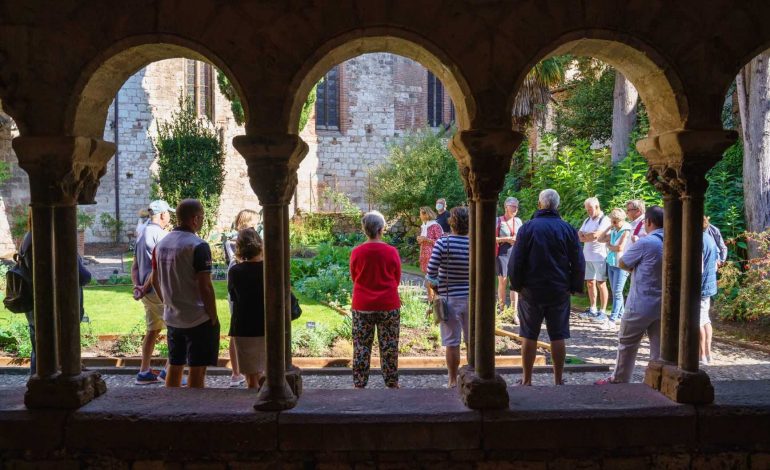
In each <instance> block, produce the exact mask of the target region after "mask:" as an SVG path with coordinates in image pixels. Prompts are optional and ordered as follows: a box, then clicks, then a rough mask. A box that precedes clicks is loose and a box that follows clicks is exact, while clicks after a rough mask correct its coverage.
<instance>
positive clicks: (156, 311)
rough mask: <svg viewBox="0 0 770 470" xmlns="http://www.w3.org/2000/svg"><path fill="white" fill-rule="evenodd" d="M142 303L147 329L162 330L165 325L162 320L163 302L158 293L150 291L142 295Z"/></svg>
mask: <svg viewBox="0 0 770 470" xmlns="http://www.w3.org/2000/svg"><path fill="white" fill-rule="evenodd" d="M142 304H143V305H144V318H145V321H146V322H147V331H155V330H162V329H163V328H165V327H166V323H165V322H164V321H163V302H161V301H160V298H159V297H158V294H156V293H155V292H150V293H149V294H147V295H145V296H144V297H142Z"/></svg>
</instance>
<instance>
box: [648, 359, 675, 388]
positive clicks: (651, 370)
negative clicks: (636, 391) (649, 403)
mask: <svg viewBox="0 0 770 470" xmlns="http://www.w3.org/2000/svg"><path fill="white" fill-rule="evenodd" d="M669 365H675V364H673V363H671V362H666V361H661V360H657V361H650V362H649V364H647V370H645V371H644V383H645V384H647V385H649V386H650V388H653V389H655V390H657V391H660V387H661V381H662V380H663V368H664V367H665V366H669Z"/></svg>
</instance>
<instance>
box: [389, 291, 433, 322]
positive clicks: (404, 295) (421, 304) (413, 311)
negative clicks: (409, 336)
mask: <svg viewBox="0 0 770 470" xmlns="http://www.w3.org/2000/svg"><path fill="white" fill-rule="evenodd" d="M398 291H399V297H401V326H402V327H404V328H428V327H429V326H431V324H432V323H433V322H432V320H431V319H430V318H428V316H427V315H426V312H427V310H428V303H427V302H426V301H425V299H423V292H424V289H423V288H422V286H405V285H403V284H402V285H401V286H400V287H399V289H398Z"/></svg>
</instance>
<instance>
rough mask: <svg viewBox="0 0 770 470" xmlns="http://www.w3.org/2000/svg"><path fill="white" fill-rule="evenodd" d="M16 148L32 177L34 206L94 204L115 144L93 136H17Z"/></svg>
mask: <svg viewBox="0 0 770 470" xmlns="http://www.w3.org/2000/svg"><path fill="white" fill-rule="evenodd" d="M13 149H14V151H15V152H16V155H17V156H18V158H19V166H20V167H21V168H22V169H24V171H26V172H27V174H28V175H29V185H30V193H31V194H30V196H31V200H32V204H33V205H36V204H38V205H47V206H69V205H75V204H78V203H80V204H94V203H95V200H94V198H95V196H96V190H97V189H98V188H99V181H100V179H101V177H102V176H104V173H105V172H106V168H107V162H109V160H110V158H111V157H112V156H113V155H114V154H115V144H113V143H112V142H106V141H104V140H99V139H92V138H90V137H68V136H61V137H59V136H57V137H24V136H21V137H16V138H15V139H13Z"/></svg>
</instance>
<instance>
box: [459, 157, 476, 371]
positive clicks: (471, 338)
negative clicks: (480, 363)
mask: <svg viewBox="0 0 770 470" xmlns="http://www.w3.org/2000/svg"><path fill="white" fill-rule="evenodd" d="M469 172H470V168H468V167H467V166H461V167H460V175H461V176H462V178H463V186H464V187H465V195H466V197H467V198H468V238H469V247H468V249H469V253H468V254H469V263H470V267H469V268H470V269H469V270H468V277H469V279H468V285H469V289H468V291H469V293H468V350H467V351H466V354H467V358H468V366H469V367H470V368H474V367H475V364H476V354H475V352H474V350H475V348H476V340H475V334H476V315H475V312H476V235H475V233H476V198H475V196H474V195H473V188H472V187H471V185H470V180H469Z"/></svg>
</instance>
